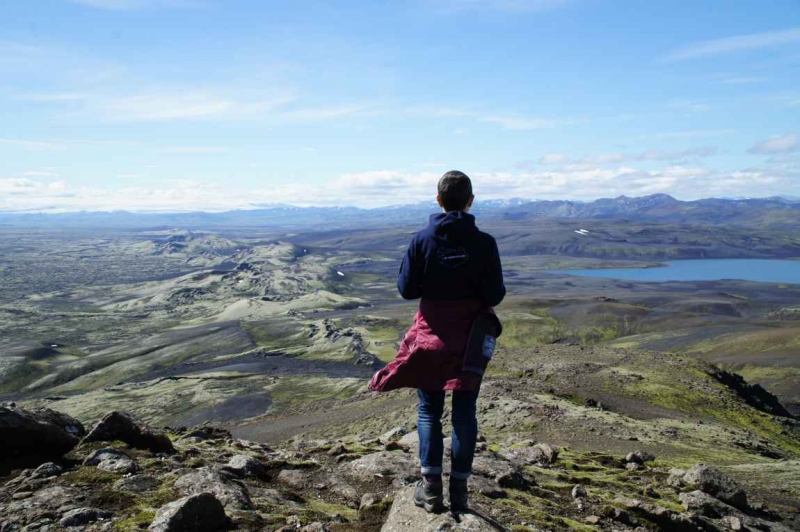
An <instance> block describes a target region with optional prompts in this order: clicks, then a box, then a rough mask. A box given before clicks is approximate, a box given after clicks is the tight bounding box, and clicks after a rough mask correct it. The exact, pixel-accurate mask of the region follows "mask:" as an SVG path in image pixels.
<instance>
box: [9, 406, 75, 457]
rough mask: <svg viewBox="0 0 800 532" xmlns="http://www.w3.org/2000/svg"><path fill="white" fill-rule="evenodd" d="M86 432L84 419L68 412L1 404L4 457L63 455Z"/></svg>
mask: <svg viewBox="0 0 800 532" xmlns="http://www.w3.org/2000/svg"><path fill="white" fill-rule="evenodd" d="M85 433H86V430H85V429H84V428H83V425H82V424H81V422H80V421H78V420H77V419H75V418H72V417H70V416H68V415H66V414H62V413H60V412H56V411H55V410H50V409H49V408H38V409H34V410H23V409H21V408H9V407H5V406H3V407H0V456H2V457H3V460H7V459H13V458H15V457H19V456H30V457H49V458H60V457H62V456H64V455H65V454H66V453H68V452H70V451H71V450H72V449H73V448H74V447H75V446H76V445H78V443H79V442H80V439H81V437H82V436H83V435H84V434H85Z"/></svg>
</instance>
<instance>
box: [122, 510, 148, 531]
mask: <svg viewBox="0 0 800 532" xmlns="http://www.w3.org/2000/svg"><path fill="white" fill-rule="evenodd" d="M155 517H156V512H155V510H151V509H142V510H137V511H136V512H135V513H133V514H132V515H130V516H128V517H126V518H124V519H121V520H119V521H117V522H116V523H114V530H115V531H117V532H135V531H139V530H141V529H143V528H145V527H147V526H148V525H149V524H150V523H152V522H153V519H155Z"/></svg>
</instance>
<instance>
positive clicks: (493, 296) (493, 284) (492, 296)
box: [482, 238, 506, 307]
mask: <svg viewBox="0 0 800 532" xmlns="http://www.w3.org/2000/svg"><path fill="white" fill-rule="evenodd" d="M482 288H483V298H482V299H483V301H484V303H486V305H487V306H490V307H496V306H497V305H499V304H500V302H501V301H503V298H504V297H506V286H505V284H503V266H502V264H500V252H499V251H498V249H497V242H496V241H495V239H494V238H493V239H492V240H491V249H490V251H489V253H488V262H487V270H486V276H485V277H484V281H483V287H482Z"/></svg>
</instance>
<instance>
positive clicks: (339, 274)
mask: <svg viewBox="0 0 800 532" xmlns="http://www.w3.org/2000/svg"><path fill="white" fill-rule="evenodd" d="M336 275H338V276H339V277H344V272H336Z"/></svg>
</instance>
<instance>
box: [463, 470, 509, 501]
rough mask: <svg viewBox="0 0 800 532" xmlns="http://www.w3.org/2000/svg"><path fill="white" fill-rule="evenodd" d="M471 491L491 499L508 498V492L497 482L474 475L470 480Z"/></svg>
mask: <svg viewBox="0 0 800 532" xmlns="http://www.w3.org/2000/svg"><path fill="white" fill-rule="evenodd" d="M469 490H470V491H471V492H473V493H480V494H481V495H483V496H485V497H488V498H490V499H505V498H506V497H508V492H507V491H506V490H504V489H503V488H502V487H501V486H500V484H498V483H497V481H496V480H494V479H491V478H487V477H483V476H480V475H473V476H472V477H471V478H470V479H469Z"/></svg>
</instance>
